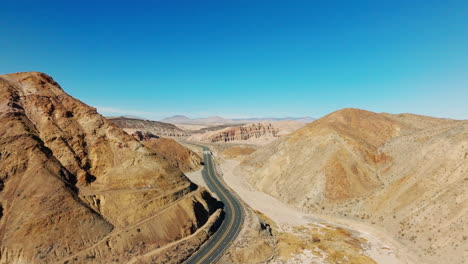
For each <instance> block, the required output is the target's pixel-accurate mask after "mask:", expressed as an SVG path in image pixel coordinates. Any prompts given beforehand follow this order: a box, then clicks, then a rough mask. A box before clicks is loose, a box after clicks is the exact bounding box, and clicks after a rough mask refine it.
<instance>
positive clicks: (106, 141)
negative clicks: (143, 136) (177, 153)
mask: <svg viewBox="0 0 468 264" xmlns="http://www.w3.org/2000/svg"><path fill="white" fill-rule="evenodd" d="M0 109H1V111H0V126H1V129H0V212H1V214H0V240H1V242H0V245H1V246H0V263H55V262H60V263H122V262H135V261H140V262H143V263H150V262H153V263H162V262H170V263H178V262H181V260H183V259H184V258H186V257H187V256H188V255H189V254H190V253H191V252H192V251H193V250H194V249H195V248H197V246H198V245H199V244H200V243H202V242H203V241H204V240H206V239H207V235H208V234H210V230H211V229H212V227H213V223H214V222H215V220H216V219H217V217H218V215H219V213H220V209H218V208H217V206H216V202H215V201H214V200H213V198H211V197H210V195H209V194H208V193H207V192H206V191H204V190H203V189H201V188H197V186H195V185H194V184H193V183H191V182H190V181H189V180H188V179H187V178H186V177H185V176H184V175H183V173H182V172H181V171H180V170H179V169H178V168H176V167H174V166H172V165H171V164H170V163H169V162H167V161H166V160H165V159H164V158H163V157H162V156H161V155H159V154H158V153H157V152H156V151H154V150H151V149H149V148H147V147H145V146H143V145H142V144H141V143H140V142H138V141H137V140H135V139H134V138H133V137H132V136H130V135H128V134H127V133H125V132H124V131H122V130H121V129H120V128H118V127H117V126H115V125H114V124H112V123H111V122H109V121H108V120H106V119H105V118H103V117H102V116H100V115H99V114H98V113H97V112H96V109H95V108H92V107H89V106H87V105H86V104H84V103H82V102H80V101H78V100H76V99H74V98H72V97H71V96H69V95H67V94H66V93H65V92H64V91H63V90H62V89H61V87H60V86H59V85H58V84H57V83H56V82H55V81H54V80H53V79H52V78H51V77H50V76H47V75H45V74H42V73H37V72H28V73H16V74H8V75H1V76H0ZM174 248H178V250H177V252H176V253H177V254H176V253H175V250H174Z"/></svg>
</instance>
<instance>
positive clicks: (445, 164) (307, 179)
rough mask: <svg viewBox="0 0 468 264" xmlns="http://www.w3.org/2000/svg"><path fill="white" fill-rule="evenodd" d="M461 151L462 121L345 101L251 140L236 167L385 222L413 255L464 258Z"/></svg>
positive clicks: (333, 207) (351, 214)
mask: <svg viewBox="0 0 468 264" xmlns="http://www.w3.org/2000/svg"><path fill="white" fill-rule="evenodd" d="M467 153H468V121H457V120H449V119H438V118H432V117H425V116H417V115H412V114H402V115H391V114H377V113H373V112H369V111H364V110H359V109H344V110H340V111H337V112H334V113H332V114H329V115H327V116H325V117H323V118H321V119H319V120H316V121H314V122H313V123H311V124H309V125H307V126H306V127H304V128H302V129H299V130H297V131H296V132H294V133H292V134H290V135H288V136H285V137H282V138H280V139H279V140H277V141H275V142H273V143H271V144H269V145H267V146H265V147H263V148H260V149H258V150H257V151H255V152H254V153H252V154H251V155H250V156H248V157H247V158H246V159H245V161H244V162H243V168H244V170H246V171H248V173H246V175H248V177H249V181H250V183H251V184H252V185H253V186H255V187H256V188H258V189H259V190H261V191H264V192H266V193H269V194H271V195H272V196H275V197H277V198H279V199H281V200H283V201H285V202H287V203H290V204H293V205H295V206H297V207H300V208H302V209H305V210H309V211H311V212H314V213H317V212H319V213H323V214H330V215H334V216H340V217H348V218H352V219H354V220H356V219H358V220H360V221H365V222H367V223H369V224H374V225H378V226H380V227H382V228H384V229H386V230H387V231H388V232H389V233H391V234H392V235H393V236H394V237H395V238H396V239H398V240H399V241H401V242H402V243H404V244H405V245H406V246H407V247H410V248H412V250H413V251H414V252H417V254H418V255H419V256H421V257H422V258H423V260H422V262H421V263H442V262H447V263H466V261H467V259H466V257H465V256H464V254H463V251H464V250H466V236H464V235H463V234H466V230H465V229H466V226H467V225H468V222H467V219H468V215H467V213H468V203H466V201H467V199H468V196H467V192H466V191H465V190H466V189H467V188H468V181H467V172H468V154H467ZM464 230H465V231H464Z"/></svg>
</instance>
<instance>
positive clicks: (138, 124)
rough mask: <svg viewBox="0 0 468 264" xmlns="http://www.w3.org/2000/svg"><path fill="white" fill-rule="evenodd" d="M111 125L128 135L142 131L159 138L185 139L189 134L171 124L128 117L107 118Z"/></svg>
mask: <svg viewBox="0 0 468 264" xmlns="http://www.w3.org/2000/svg"><path fill="white" fill-rule="evenodd" d="M107 119H108V120H110V121H111V122H112V123H114V124H116V125H117V126H118V127H120V128H122V129H123V130H125V131H126V132H127V133H129V134H133V133H135V132H136V131H142V132H147V133H151V134H154V135H157V136H161V137H185V136H189V135H190V134H189V133H187V132H185V131H184V130H182V129H180V128H178V127H176V126H175V125H173V124H169V123H164V122H158V121H151V120H142V119H136V118H128V117H122V116H120V117H108V118H107Z"/></svg>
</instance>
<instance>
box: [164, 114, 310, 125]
mask: <svg viewBox="0 0 468 264" xmlns="http://www.w3.org/2000/svg"><path fill="white" fill-rule="evenodd" d="M314 120H315V118H312V117H310V116H306V117H281V118H279V117H266V118H234V119H226V118H223V117H220V116H210V117H205V118H189V117H186V116H183V115H175V116H171V117H167V118H164V119H161V120H160V121H161V122H165V123H171V124H199V125H201V124H204V125H222V124H237V123H257V122H271V121H297V122H301V123H310V122H312V121H314Z"/></svg>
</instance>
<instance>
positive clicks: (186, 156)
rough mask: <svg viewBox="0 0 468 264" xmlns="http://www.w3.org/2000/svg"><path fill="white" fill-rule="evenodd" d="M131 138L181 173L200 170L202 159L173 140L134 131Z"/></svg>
mask: <svg viewBox="0 0 468 264" xmlns="http://www.w3.org/2000/svg"><path fill="white" fill-rule="evenodd" d="M132 136H133V137H135V138H136V139H138V140H139V141H141V142H142V143H143V144H144V145H145V146H146V147H148V148H150V149H152V150H154V151H155V152H156V153H158V154H159V155H161V156H162V157H164V158H165V159H166V160H167V161H169V163H170V164H172V165H173V166H175V167H177V168H179V169H180V170H181V171H183V172H190V171H193V170H196V169H198V168H200V165H201V163H202V158H201V157H200V156H199V155H198V154H197V153H195V152H193V151H192V150H190V149H188V148H186V147H184V146H182V145H181V144H179V143H177V141H175V140H173V139H170V138H162V137H158V136H156V135H153V134H151V133H148V132H147V133H143V132H141V131H136V132H135V133H133V134H132Z"/></svg>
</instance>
